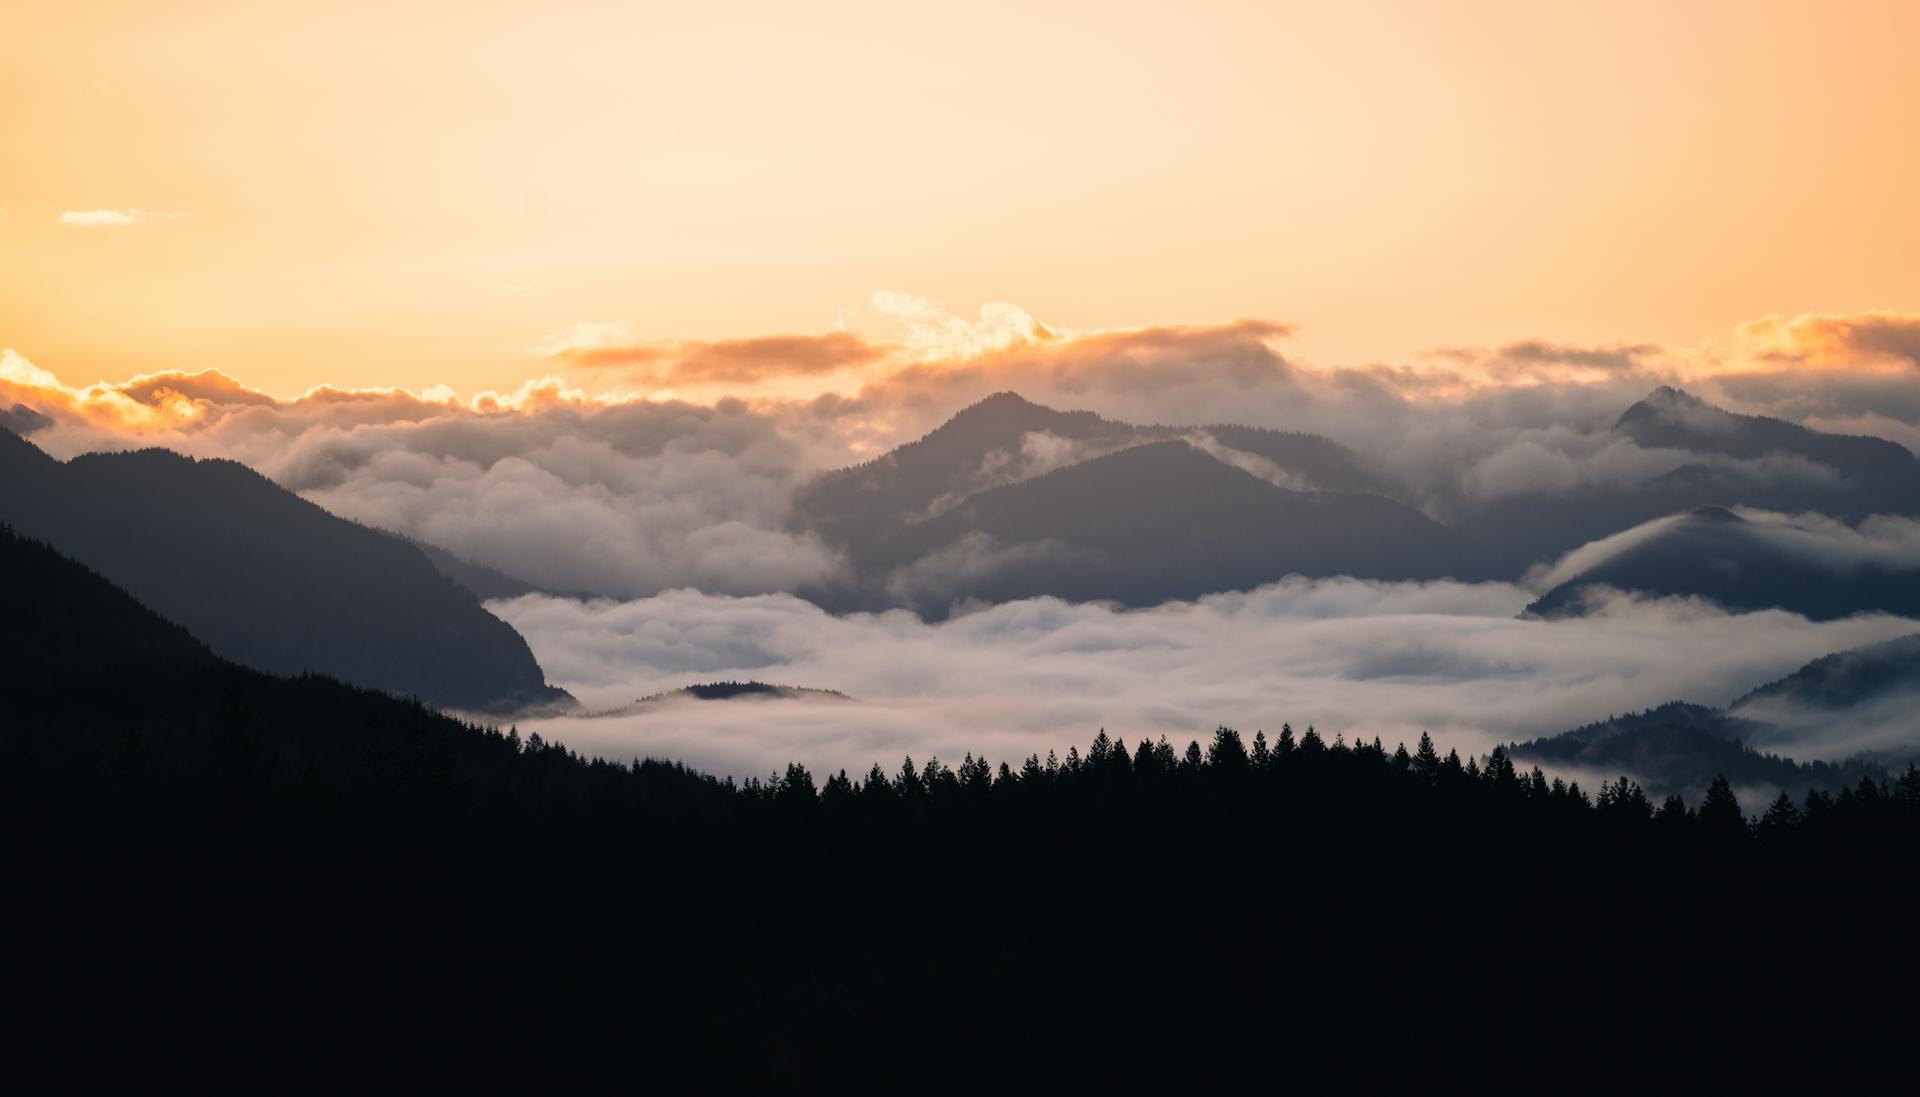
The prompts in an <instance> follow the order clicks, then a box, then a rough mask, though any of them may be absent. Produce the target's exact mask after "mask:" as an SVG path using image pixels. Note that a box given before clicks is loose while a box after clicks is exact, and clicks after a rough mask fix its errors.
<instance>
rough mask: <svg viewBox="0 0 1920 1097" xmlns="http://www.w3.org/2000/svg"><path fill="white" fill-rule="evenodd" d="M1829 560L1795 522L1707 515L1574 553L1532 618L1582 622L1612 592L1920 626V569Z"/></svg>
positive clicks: (1674, 518) (1715, 511)
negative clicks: (1593, 599)
mask: <svg viewBox="0 0 1920 1097" xmlns="http://www.w3.org/2000/svg"><path fill="white" fill-rule="evenodd" d="M1833 551H1834V549H1833V547H1832V545H1830V544H1829V543H1828V542H1826V541H1824V540H1821V539H1817V538H1815V537H1814V536H1813V535H1811V534H1810V533H1808V531H1805V530H1802V529H1800V527H1797V526H1794V525H1792V524H1791V523H1788V522H1779V521H1764V522H1762V521H1750V520H1748V519H1745V518H1742V517H1740V516H1739V515H1737V514H1734V513H1733V512H1732V511H1729V510H1727V509H1725V508H1724V507H1703V508H1701V509H1699V510H1695V511H1692V512H1689V513H1686V514H1677V515H1669V516H1667V517H1664V518H1659V519H1655V520H1654V521H1652V522H1648V523H1645V524H1643V525H1640V526H1636V527H1634V528H1633V529H1630V530H1627V531H1625V532H1624V533H1620V534H1616V535H1615V536H1613V537H1609V538H1605V539H1603V540H1601V541H1598V542H1595V543H1594V544H1592V545H1587V546H1584V547H1583V548H1581V549H1579V550H1577V551H1576V552H1574V553H1573V554H1571V555H1570V556H1569V557H1568V558H1567V560H1565V561H1563V562H1562V563H1561V565H1560V566H1559V567H1558V568H1556V569H1555V571H1554V572H1553V573H1551V575H1550V577H1549V580H1548V581H1549V582H1551V583H1553V585H1552V588H1551V589H1550V590H1548V591H1547V592H1546V593H1545V594H1544V595H1542V596H1541V597H1540V598H1539V599H1538V600H1537V601H1535V602H1534V603H1533V604H1532V605H1530V606H1528V607H1527V612H1528V613H1530V614H1534V615H1537V616H1541V617H1570V616H1578V615H1579V614H1581V613H1583V612H1584V611H1585V610H1586V608H1587V605H1588V602H1589V597H1590V596H1591V595H1593V594H1594V593H1595V592H1597V591H1599V590H1602V589H1604V588H1613V589H1616V590H1624V591H1634V592H1638V593H1642V594H1651V595H1659V596H1684V597H1695V598H1705V599H1708V600H1709V601H1712V602H1715V603H1718V604H1719V605H1721V606H1724V607H1725V608H1727V609H1730V610H1757V609H1766V608H1769V607H1777V608H1780V609H1784V610H1788V611H1791V612H1793V613H1798V614H1802V615H1804V616H1806V617H1810V618H1814V619H1816V620H1825V619H1830V618H1835V617H1846V616H1850V615H1852V614H1856V613H1875V612H1879V613H1892V614H1898V615H1901V616H1908V617H1920V568H1897V567H1893V566H1890V565H1883V564H1879V563H1869V562H1861V561H1855V560H1844V559H1835V558H1834V557H1833V556H1832V555H1831V554H1832V553H1833Z"/></svg>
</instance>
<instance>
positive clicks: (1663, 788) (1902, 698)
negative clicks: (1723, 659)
mask: <svg viewBox="0 0 1920 1097" xmlns="http://www.w3.org/2000/svg"><path fill="white" fill-rule="evenodd" d="M1916 701H1920V634H1916V635H1914V636H1907V637H1902V638H1900V639H1897V640H1890V641H1888V642H1886V643H1882V644H1873V645H1870V646H1867V647H1863V648H1856V649H1854V650H1852V651H1843V652H1838V653H1835V654H1833V655H1828V656H1823V657H1822V658H1819V659H1816V660H1814V661H1813V662H1811V663H1808V664H1807V665H1805V666H1803V667H1801V668H1800V669H1799V670H1796V671H1794V672H1793V673H1792V674H1789V675H1787V676H1786V677H1784V678H1781V679H1780V680H1778V681H1776V682H1772V683H1769V684H1767V685H1765V686H1761V687H1760V688H1759V689H1756V690H1754V691H1752V692H1751V693H1748V694H1747V695H1745V696H1743V697H1741V698H1739V699H1738V700H1736V701H1734V702H1733V703H1732V704H1731V705H1728V706H1727V707H1726V708H1725V709H1715V708H1708V707H1705V706H1703V705H1694V704H1687V703H1685V702H1681V701H1673V702H1669V703H1667V704H1664V705H1661V706H1659V707H1658V708H1652V709H1648V710H1647V711H1645V712H1642V713H1630V714H1627V715H1624V716H1616V717H1612V718H1609V719H1607V720H1603V721H1600V722H1598V723H1594V724H1589V725H1587V726H1586V727H1582V728H1575V729H1574V730H1572V731H1567V732H1562V733H1561V734H1559V735H1555V736H1552V737H1549V738H1544V739H1536V740H1534V741H1532V742H1529V743H1523V744H1519V745H1517V746H1515V747H1513V748H1512V754H1513V757H1514V758H1515V759H1516V760H1528V761H1533V762H1537V763H1541V764H1548V765H1557V766H1562V767H1571V768H1575V769H1584V770H1589V771H1593V772H1596V773H1599V774H1603V775H1619V774H1626V775H1627V776H1630V777H1632V778H1633V779H1635V780H1636V781H1639V782H1640V783H1641V784H1642V785H1645V786H1646V787H1647V789H1648V791H1649V792H1652V793H1654V794H1656V795H1665V794H1668V793H1679V794H1683V795H1689V796H1697V795H1698V794H1699V793H1701V792H1702V791H1704V790H1705V788H1706V787H1707V785H1708V784H1709V783H1710V782H1711V781H1712V780H1713V778H1714V777H1716V776H1725V777H1726V778H1727V779H1728V780H1730V781H1732V782H1733V783H1734V784H1735V785H1743V786H1765V787H1771V788H1775V789H1784V790H1786V791H1787V792H1789V793H1791V794H1792V795H1793V796H1794V797H1795V798H1796V799H1798V798H1802V797H1804V796H1805V794H1806V792H1807V790H1808V789H1810V788H1819V789H1828V790H1832V789H1838V788H1844V787H1848V786H1851V785H1854V784H1856V783H1858V782H1859V781H1860V780H1861V779H1862V778H1869V779H1872V780H1874V781H1881V780H1885V779H1887V778H1888V777H1889V776H1890V773H1889V767H1891V768H1892V769H1894V770H1899V769H1903V768H1904V767H1905V765H1906V763H1907V762H1908V761H1911V760H1913V759H1915V758H1920V724H1917V723H1915V722H1914V721H1913V720H1912V719H1911V718H1910V716H1909V717H1908V718H1906V719H1905V720H1904V721H1900V720H1899V718H1898V717H1896V726H1894V727H1893V728H1891V729H1887V728H1883V727H1881V726H1880V724H1881V721H1880V720H1879V718H1878V714H1879V713H1881V712H1883V711H1885V710H1887V709H1889V708H1892V709H1896V710H1898V711H1899V712H1902V713H1906V714H1910V713H1912V712H1913V711H1914V708H1913V705H1914V703H1915V702H1916ZM1809 716H1810V717H1812V718H1811V719H1806V717H1809ZM1863 733H1864V735H1877V738H1868V737H1863ZM1836 747H1838V748H1839V749H1835V748H1836ZM1776 752H1777V753H1776ZM1782 754H1788V755H1798V756H1801V757H1805V756H1807V755H1808V754H1823V755H1827V756H1829V757H1832V756H1834V755H1838V754H1848V755H1852V756H1851V757H1847V758H1845V759H1844V760H1842V761H1839V762H1825V761H1815V762H1810V763H1799V762H1795V761H1792V760H1791V759H1790V758H1788V757H1783V756H1782Z"/></svg>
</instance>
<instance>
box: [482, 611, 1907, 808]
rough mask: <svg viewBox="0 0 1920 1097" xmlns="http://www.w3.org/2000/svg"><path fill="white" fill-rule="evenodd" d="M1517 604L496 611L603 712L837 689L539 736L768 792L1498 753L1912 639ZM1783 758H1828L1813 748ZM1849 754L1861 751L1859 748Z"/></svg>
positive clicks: (1749, 618)
mask: <svg viewBox="0 0 1920 1097" xmlns="http://www.w3.org/2000/svg"><path fill="white" fill-rule="evenodd" d="M1533 597H1534V595H1533V594H1532V593H1530V592H1529V591H1528V590H1526V589H1524V588H1522V587H1518V586H1513V585H1509V584H1501V583H1488V584H1474V585H1469V584H1460V583H1450V582H1440V583H1376V582H1363V581H1358V580H1351V579H1327V580H1314V581H1309V580H1301V579H1290V580H1287V581H1284V582H1281V583H1277V584H1273V585H1271V586H1267V587H1262V588H1260V589H1258V590H1254V591H1250V592H1247V593H1238V594H1221V595H1215V596H1210V597H1207V598H1203V599H1201V600H1200V601H1198V602H1195V603H1190V604H1187V603H1183V604H1175V605H1168V606H1162V607H1159V608H1155V609H1145V610H1120V609H1114V608H1110V607H1106V606H1099V605H1070V604H1067V603H1063V602H1060V601H1057V600H1054V599H1033V600H1028V601H1021V602H1013V603H1008V604H1004V605H999V606H994V607H988V608H981V609H979V610H977V611H975V612H972V613H966V614H962V615H959V616H956V617H954V618H952V619H950V620H946V621H943V622H940V623H927V622H923V621H921V620H919V619H918V618H916V617H914V616H912V615H910V614H908V613H905V612H892V613H885V614H878V615H852V616H845V617H835V616H833V615H830V614H828V613H826V612H824V611H822V610H820V609H819V608H818V607H816V606H814V605H812V604H810V603H808V602H805V601H802V600H800V599H798V598H794V597H791V596H789V595H784V594H770V595H758V596H752V597H729V596H724V595H717V594H703V593H698V592H695V591H690V590H675V591H668V592H666V593H663V594H660V595H657V596H654V597H650V598H640V599H635V600H631V601H613V600H595V601H577V600H569V599H561V598H550V597H545V596H539V595H530V596H527V597H524V598H518V599H513V600H509V601H497V602H492V603H489V607H488V608H490V609H491V610H492V611H493V612H495V613H496V614H498V615H500V616H501V617H503V618H505V619H506V620H507V621H508V622H510V623H511V624H512V625H513V626H514V627H515V628H517V629H519V630H520V631H521V633H523V634H524V635H525V636H526V638H527V640H528V642H529V643H530V644H531V645H532V646H533V650H534V654H535V655H536V656H538V658H539V660H540V662H541V665H542V666H544V667H545V668H546V670H547V674H548V676H549V678H550V679H551V680H552V681H553V682H554V683H555V684H557V685H560V686H564V687H565V688H567V689H569V690H571V691H572V692H573V693H574V694H575V695H576V696H577V697H579V698H580V700H581V701H582V702H583V703H584V704H586V705H587V706H589V707H590V708H592V709H596V710H605V709H613V708H616V707H619V706H625V705H628V704H629V703H630V702H632V701H634V700H636V699H638V698H640V697H644V696H647V695H649V694H653V693H657V692H661V691H665V690H670V689H674V688H677V687H679V686H684V685H687V684H690V683H694V682H710V681H717V680H726V679H739V680H747V679H756V680H759V681H764V682H774V683H780V684H784V685H794V686H810V687H818V688H825V689H833V690H839V691H841V692H843V693H846V694H848V695H850V696H851V697H853V698H855V701H853V702H847V703H838V702H832V701H821V700H801V701H752V700H736V701H718V702H716V701H707V702H702V701H691V700H688V701H678V702H672V703H667V704H659V705H652V706H648V707H646V708H645V709H643V710H639V711H629V712H627V713H624V714H620V715H611V716H600V717H562V718H546V719H536V720H525V721H522V722H521V723H520V729H521V732H522V734H526V733H529V732H534V731H537V732H539V733H540V734H541V735H542V736H544V737H546V738H548V739H555V740H559V741H561V742H564V743H566V744H567V745H568V746H570V747H572V748H573V749H575V750H577V751H579V752H581V753H583V754H589V755H594V754H597V755H604V756H606V757H609V758H615V759H621V760H625V759H630V758H633V757H645V756H656V757H666V758H675V759H681V760H684V761H686V762H687V763H688V764H690V765H692V766H694V767H696V768H700V769H704V770H707V771H709V772H713V773H717V774H731V775H733V776H736V777H747V776H754V775H760V776H764V775H766V774H767V773H768V772H770V771H771V770H772V769H773V768H775V766H776V765H779V764H783V763H784V762H786V761H788V760H792V761H799V762H802V763H804V764H806V765H807V766H808V767H809V768H810V769H812V770H814V771H815V772H816V773H821V772H823V771H831V770H836V769H840V768H843V767H844V768H846V769H847V770H849V771H850V772H855V773H864V772H865V771H866V769H867V767H868V766H869V765H871V764H872V763H874V762H879V763H880V764H881V766H882V767H884V768H886V769H887V770H888V771H889V772H891V771H893V770H897V769H898V768H899V765H900V761H901V758H902V757H903V756H905V755H912V756H913V758H914V760H915V762H916V763H920V764H924V763H925V762H926V761H927V759H928V758H929V757H930V756H933V755H937V756H938V757H939V758H940V759H941V760H942V761H946V762H953V763H957V762H958V761H959V760H960V759H961V757H962V756H963V755H965V754H966V753H967V752H973V753H975V754H981V753H984V754H985V755H986V757H987V758H988V759H990V760H991V761H994V762H996V763H997V762H999V761H1002V760H1006V761H1009V762H1014V763H1016V764H1017V762H1018V761H1019V760H1020V759H1023V758H1025V757H1026V756H1027V755H1028V754H1032V753H1038V754H1039V755H1041V756H1042V757H1045V755H1046V753H1047V752H1048V751H1049V750H1052V751H1057V752H1059V753H1060V754H1061V755H1063V756H1064V754H1065V753H1066V750H1067V748H1068V747H1069V746H1070V745H1079V746H1081V747H1082V748H1083V749H1084V747H1085V744H1086V743H1087V741H1088V740H1089V739H1091V738H1092V737H1093V735H1094V733H1095V732H1096V731H1098V730H1099V729H1101V728H1103V727H1104V728H1105V729H1106V730H1107V732H1108V733H1109V734H1111V735H1123V736H1124V737H1125V738H1126V739H1127V741H1128V742H1129V743H1135V742H1137V741H1138V740H1139V739H1140V738H1142V737H1148V738H1154V739H1157V738H1159V737H1160V736H1162V735H1165V736H1166V737H1167V738H1168V739H1169V740H1172V741H1173V742H1174V743H1175V744H1176V745H1177V746H1184V745H1185V743H1186V742H1187V740H1189V739H1194V738H1200V739H1202V740H1204V739H1205V738H1206V736H1207V735H1208V734H1210V733H1211V730H1212V729H1213V727H1215V726H1216V725H1218V724H1222V723H1225V724H1229V725H1232V726H1234V727H1238V728H1240V729H1242V730H1243V731H1244V732H1246V733H1247V734H1248V735H1249V736H1251V734H1252V733H1253V732H1254V731H1255V730H1257V729H1264V730H1266V731H1267V733H1268V735H1269V737H1272V736H1273V735H1274V734H1275V733H1277V732H1278V731H1279V728H1280V725H1281V724H1282V722H1291V723H1292V724H1293V725H1294V728H1295V730H1296V732H1300V731H1304V730H1305V728H1306V726H1307V725H1309V724H1311V725H1314V726H1316V727H1317V728H1318V729H1319V730H1320V731H1321V733H1322V734H1323V735H1325V736H1327V737H1328V738H1329V739H1331V738H1332V736H1333V735H1334V734H1336V733H1340V734H1345V735H1346V736H1347V737H1348V738H1349V739H1355V738H1366V739H1372V738H1373V737H1374V736H1376V735H1377V736H1379V737H1380V738H1381V739H1382V740H1383V741H1384V742H1385V743H1386V744H1387V745H1388V747H1389V748H1391V746H1392V745H1393V744H1394V743H1395V742H1396V741H1400V740H1404V741H1406V742H1407V743H1408V744H1409V745H1411V744H1412V743H1413V742H1414V741H1416V740H1417V739H1418V738H1419V735H1420V732H1421V731H1422V730H1428V731H1431V732H1432V733H1433V736H1434V738H1435V740H1436V741H1437V742H1439V743H1440V744H1441V746H1442V749H1445V748H1446V747H1447V746H1453V747H1456V748H1458V749H1459V750H1460V751H1461V752H1462V754H1463V755H1464V754H1468V753H1474V754H1478V753H1482V752H1484V751H1486V750H1488V749H1491V747H1492V746H1493V745H1494V744H1496V743H1500V742H1506V741H1510V740H1524V739H1529V738H1533V737H1535V736H1539V735H1546V734H1552V733H1555V732H1559V731H1564V730H1566V729H1568V728H1572V727H1576V726H1578V725H1581V724H1585V723H1588V722H1591V721H1594V720H1599V719H1603V718H1605V717H1607V716H1609V715H1612V714H1615V713H1618V712H1624V711H1628V710H1638V709H1643V708H1647V707H1649V706H1652V705H1657V704H1660V703H1662V702H1665V701H1670V700H1686V701H1693V702H1697V703H1701V704H1707V705H1716V706H1718V705H1725V704H1727V703H1728V702H1729V701H1731V700H1733V699H1734V698H1736V697H1738V696H1739V695H1741V694H1743V693H1745V692H1747V691H1748V690H1750V689H1752V688H1753V687H1755V686H1758V685H1761V684H1763V683H1765V682H1768V681H1771V680H1773V679H1775V678H1778V677H1780V676H1782V675H1784V674H1787V673H1790V672H1792V671H1794V670H1796V669H1798V668H1799V667H1800V666H1801V665H1802V664H1804V663H1806V662H1807V661H1809V660H1811V659H1814V658H1817V657H1819V656H1821V655H1825V654H1827V653H1829V652H1833V651H1838V650H1841V649H1844V648H1850V647H1857V646H1860V645H1863V644H1869V643H1874V642H1877V641H1880V640H1886V639H1891V638H1893V637H1896V636H1902V635H1906V634H1908V633H1912V632H1915V631H1920V622H1915V621H1911V620H1905V619H1901V618H1893V617H1885V616H1873V617H1856V618H1851V619H1847V620H1841V621H1829V622H1810V621H1808V620H1806V619H1804V618H1802V617H1798V616H1795V615H1793V614H1788V613H1782V612H1778V611H1766V612H1760V613H1747V614H1738V615H1729V614H1726V613H1723V612H1720V611H1719V610H1717V609H1714V608H1712V607H1710V606H1706V605H1703V604H1700V603H1695V602H1686V601H1678V600H1666V601H1641V600H1632V599H1625V598H1622V599H1619V600H1617V601H1615V602H1614V603H1612V604H1610V605H1609V606H1607V607H1606V609H1605V610H1604V611H1603V612H1600V613H1598V614H1595V615H1594V616H1590V617H1585V618H1578V619H1570V620H1562V621H1552V622H1547V621H1536V620H1521V619H1518V618H1517V617H1516V614H1518V613H1519V611H1520V610H1521V609H1522V608H1523V607H1524V606H1526V605H1527V603H1528V602H1529V601H1531V600H1532V598H1533ZM1810 734H1813V735H1814V737H1812V738H1809V739H1808V740H1806V741H1804V742H1794V743H1791V744H1783V743H1771V742H1770V743H1768V744H1767V747H1768V749H1771V750H1774V751H1779V752H1782V753H1787V754H1790V755H1792V756H1794V757H1797V758H1801V759H1811V758H1819V757H1835V756H1837V754H1836V753H1835V752H1834V751H1831V750H1828V749H1826V748H1825V747H1823V745H1822V743H1821V741H1820V740H1819V738H1818V737H1817V733H1810ZM1862 745H1863V744H1861V743H1860V742H1859V741H1858V739H1857V737H1851V736H1850V737H1848V738H1847V739H1846V740H1845V742H1844V747H1845V749H1844V750H1843V751H1840V752H1839V753H1849V752H1851V751H1854V750H1858V749H1860V748H1861V747H1862Z"/></svg>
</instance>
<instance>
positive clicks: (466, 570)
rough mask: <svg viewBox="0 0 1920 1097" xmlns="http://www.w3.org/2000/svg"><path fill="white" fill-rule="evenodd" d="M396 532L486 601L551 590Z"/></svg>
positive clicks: (476, 595)
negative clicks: (545, 589) (542, 588)
mask: <svg viewBox="0 0 1920 1097" xmlns="http://www.w3.org/2000/svg"><path fill="white" fill-rule="evenodd" d="M394 536H396V537H400V539H401V540H403V541H405V542H407V543H408V544H410V545H412V546H413V547H415V548H417V549H419V550H420V551H421V553H423V554H424V555H425V556H426V558H427V560H428V561H430V562H431V563H432V564H433V566H434V567H435V568H438V569H439V571H440V574H442V575H444V576H446V577H447V578H449V579H451V580H453V581H454V582H456V583H458V584H460V585H461V586H462V587H464V588H466V590H467V592H468V593H469V594H472V595H473V596H474V597H475V598H478V599H480V600H481V601H483V602H486V601H491V600H492V599H495V598H518V597H520V596H521V595H523V594H542V593H551V592H547V591H542V590H541V589H540V588H539V587H536V586H534V585H533V584H532V583H529V582H526V581H525V580H522V579H515V578H514V577H513V576H511V575H508V574H507V573H506V572H504V571H500V570H498V569H496V568H490V567H488V566H487V565H485V564H476V563H474V562H473V561H471V560H468V559H466V558H465V557H462V556H456V555H454V553H452V552H451V551H449V550H447V549H443V548H441V547H440V546H439V545H430V544H428V543H427V542H425V541H420V540H416V539H414V538H412V537H406V536H403V535H401V534H395V535H394Z"/></svg>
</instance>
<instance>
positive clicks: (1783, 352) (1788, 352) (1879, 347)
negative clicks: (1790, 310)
mask: <svg viewBox="0 0 1920 1097" xmlns="http://www.w3.org/2000/svg"><path fill="white" fill-rule="evenodd" d="M1740 335H1741V336H1742V337H1743V338H1744V339H1746V340H1747V341H1748V342H1750V343H1751V344H1753V347H1754V352H1755V353H1756V354H1757V355H1759V356H1760V357H1762V358H1765V359H1773V360H1781V361H1788V362H1792V363H1794V364H1797V365H1804V366H1814V367H1818V368H1828V369H1845V368H1854V367H1858V366H1860V365H1862V364H1863V363H1864V364H1896V365H1901V366H1906V367H1914V366H1920V315H1916V314H1913V313H1901V312H1867V313H1859V314H1855V315H1849V316H1831V315H1819V314H1814V313H1807V314H1804V315H1800V316H1794V317H1782V316H1766V317H1762V318H1761V319H1758V320H1754V321H1751V322H1749V323H1747V324H1744V325H1742V326H1741V328H1740Z"/></svg>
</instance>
